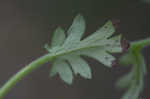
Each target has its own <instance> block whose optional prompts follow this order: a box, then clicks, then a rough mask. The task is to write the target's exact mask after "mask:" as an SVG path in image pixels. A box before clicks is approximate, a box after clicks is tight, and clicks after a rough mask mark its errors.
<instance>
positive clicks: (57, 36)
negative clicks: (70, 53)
mask: <svg viewBox="0 0 150 99" xmlns="http://www.w3.org/2000/svg"><path fill="white" fill-rule="evenodd" d="M65 38H66V37H65V31H64V30H63V29H62V28H61V27H58V28H57V29H56V30H55V32H54V34H53V38H52V41H51V47H54V46H60V45H62V44H63V43H64V41H65Z"/></svg>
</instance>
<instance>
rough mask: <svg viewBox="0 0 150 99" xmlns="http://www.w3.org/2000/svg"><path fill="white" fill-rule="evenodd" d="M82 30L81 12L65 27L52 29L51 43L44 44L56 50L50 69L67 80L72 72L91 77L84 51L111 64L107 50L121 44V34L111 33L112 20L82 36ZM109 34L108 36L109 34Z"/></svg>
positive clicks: (111, 50) (106, 64)
mask: <svg viewBox="0 0 150 99" xmlns="http://www.w3.org/2000/svg"><path fill="white" fill-rule="evenodd" d="M84 32H85V20H84V18H83V16H82V15H80V14H79V15H77V16H76V17H75V19H74V20H73V23H72V25H71V26H70V28H69V29H68V31H67V38H66V36H65V31H64V30H63V29H62V28H60V27H59V28H57V29H56V31H55V32H54V35H53V39H52V41H51V46H50V47H46V49H47V50H48V51H49V52H50V53H55V55H56V59H55V60H54V62H53V67H52V70H51V72H50V75H51V76H54V75H56V74H59V76H60V78H61V79H62V80H63V81H64V82H66V83H67V84H71V83H72V81H73V76H74V75H78V74H79V75H80V76H82V77H83V78H86V79H91V78H92V73H91V69H90V67H89V65H88V63H87V62H86V61H85V60H84V59H83V58H82V57H80V56H81V55H85V56H88V57H92V58H94V59H96V60H98V61H99V62H101V63H102V64H104V65H105V66H107V67H111V66H112V62H113V61H114V60H115V57H114V56H112V55H111V54H110V53H119V52H121V51H122V49H121V45H120V38H121V36H120V35H119V36H114V37H111V36H112V35H113V33H114V32H115V29H114V27H113V24H112V22H111V21H108V22H107V23H106V24H105V25H104V26H102V27H101V28H99V29H98V30H97V31H96V32H95V33H93V34H92V35H90V36H88V37H87V38H85V39H83V40H81V38H82V35H83V33H84ZM110 37H111V38H110Z"/></svg>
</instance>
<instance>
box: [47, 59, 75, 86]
mask: <svg viewBox="0 0 150 99" xmlns="http://www.w3.org/2000/svg"><path fill="white" fill-rule="evenodd" d="M57 73H58V74H59V76H60V78H61V79H62V80H63V81H64V82H66V83H67V84H72V80H73V74H72V71H71V69H70V67H69V65H68V64H67V63H66V62H65V61H63V60H56V61H54V63H53V67H52V69H51V72H50V76H51V77H53V76H55V75H56V74H57Z"/></svg>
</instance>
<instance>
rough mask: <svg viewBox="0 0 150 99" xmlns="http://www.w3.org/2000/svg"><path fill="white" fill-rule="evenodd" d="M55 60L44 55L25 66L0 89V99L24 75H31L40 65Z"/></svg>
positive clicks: (52, 56) (53, 56) (50, 56)
mask: <svg viewBox="0 0 150 99" xmlns="http://www.w3.org/2000/svg"><path fill="white" fill-rule="evenodd" d="M54 58H55V55H51V54H46V55H44V56H42V57H40V58H38V59H36V60H35V61H33V62H31V63H30V64H29V65H27V66H25V67H24V68H23V69H21V70H20V71H19V72H18V73H16V74H15V75H14V76H13V77H11V78H10V79H9V80H8V81H7V82H6V83H5V84H4V85H3V86H2V87H1V88H0V99H3V97H4V96H5V95H6V94H7V93H8V92H9V91H10V90H11V89H12V88H13V87H14V86H15V85H16V84H17V83H18V82H19V81H20V80H21V79H22V78H23V77H25V76H26V75H28V74H29V73H31V72H32V71H33V70H35V69H37V68H38V67H40V65H41V64H44V63H46V62H48V61H51V60H52V59H54Z"/></svg>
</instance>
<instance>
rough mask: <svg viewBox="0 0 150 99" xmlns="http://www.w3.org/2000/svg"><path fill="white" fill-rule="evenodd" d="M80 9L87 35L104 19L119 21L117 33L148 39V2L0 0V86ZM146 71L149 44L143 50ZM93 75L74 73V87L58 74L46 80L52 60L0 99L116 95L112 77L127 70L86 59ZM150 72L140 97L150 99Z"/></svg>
mask: <svg viewBox="0 0 150 99" xmlns="http://www.w3.org/2000/svg"><path fill="white" fill-rule="evenodd" d="M78 13H81V14H82V15H83V16H84V17H85V19H86V23H87V29H86V35H88V34H90V33H93V32H94V31H95V30H96V29H97V28H98V27H100V26H102V25H103V24H104V23H105V22H106V21H107V20H108V19H117V20H120V22H121V23H120V25H119V28H118V29H117V33H122V34H123V36H124V37H125V38H127V39H128V40H130V41H133V40H138V39H142V38H146V37H150V4H146V3H143V2H141V1H140V0H0V60H1V61H0V86H1V85H3V84H4V83H5V82H6V81H7V80H8V78H10V77H11V76H12V75H13V74H15V73H16V72H17V71H18V70H20V69H21V68H23V67H24V66H25V65H27V64H28V63H30V62H31V61H32V60H34V59H36V58H38V57H39V56H41V55H43V54H45V53H47V52H46V50H45V49H44V48H43V45H44V44H45V43H47V42H48V41H49V40H50V38H51V34H52V32H53V31H54V29H55V28H56V27H57V26H62V27H63V28H65V29H67V28H68V27H69V26H70V25H71V22H72V19H73V18H74V17H75V16H76V15H77V14H78ZM143 54H144V55H145V58H146V60H147V66H148V68H149V70H150V66H149V64H150V47H148V48H146V49H145V50H144V51H143ZM87 60H88V62H89V64H90V65H91V68H92V71H93V79H92V80H85V79H83V78H80V77H77V78H76V79H75V81H74V84H73V85H72V86H68V85H66V84H64V83H63V82H62V81H61V80H60V79H59V78H58V77H55V78H53V79H49V76H48V74H49V71H50V67H51V65H50V64H44V65H43V66H42V67H41V68H39V69H38V70H36V71H34V72H32V73H31V74H30V75H28V76H27V77H25V78H24V79H23V80H22V81H21V82H20V83H18V84H17V86H16V87H15V88H14V89H13V90H11V91H10V92H9V93H8V95H7V96H6V97H5V98H4V99H120V97H121V95H122V93H123V92H124V91H119V90H117V88H115V86H114V85H115V81H116V80H117V78H118V77H120V76H121V75H122V74H123V73H125V72H126V71H127V70H126V68H119V67H116V68H113V69H108V68H106V67H104V66H103V65H102V64H100V63H98V62H97V61H95V60H93V59H87ZM149 78H150V74H148V75H147V76H146V77H145V90H144V92H143V93H142V94H141V96H142V97H143V96H144V98H143V99H150V95H149V92H150V85H149V83H150V79H149Z"/></svg>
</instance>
